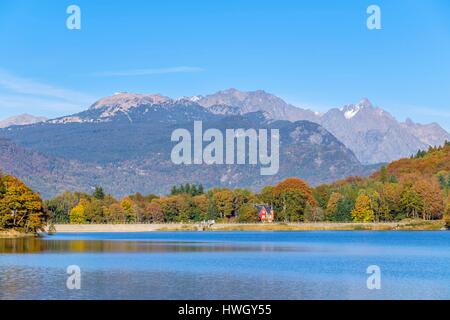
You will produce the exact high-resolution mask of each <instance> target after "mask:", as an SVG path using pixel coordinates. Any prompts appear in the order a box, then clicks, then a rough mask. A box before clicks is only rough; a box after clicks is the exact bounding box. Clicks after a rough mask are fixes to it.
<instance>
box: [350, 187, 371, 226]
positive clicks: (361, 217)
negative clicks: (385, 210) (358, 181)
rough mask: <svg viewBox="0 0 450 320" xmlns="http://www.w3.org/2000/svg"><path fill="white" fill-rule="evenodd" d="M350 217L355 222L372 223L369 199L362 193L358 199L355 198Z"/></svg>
mask: <svg viewBox="0 0 450 320" xmlns="http://www.w3.org/2000/svg"><path fill="white" fill-rule="evenodd" d="M352 217H353V221H355V222H373V221H374V219H375V214H374V212H373V210H372V203H371V200H370V197H369V196H368V195H367V194H365V193H364V192H361V193H360V195H359V196H358V198H356V203H355V208H354V209H353V210H352Z"/></svg>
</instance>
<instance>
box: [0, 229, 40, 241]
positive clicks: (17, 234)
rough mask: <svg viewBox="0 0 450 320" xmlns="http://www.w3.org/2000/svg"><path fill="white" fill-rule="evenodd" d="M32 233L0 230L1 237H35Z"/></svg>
mask: <svg viewBox="0 0 450 320" xmlns="http://www.w3.org/2000/svg"><path fill="white" fill-rule="evenodd" d="M35 236H36V234H34V233H23V232H19V231H16V230H0V239H1V238H24V237H35Z"/></svg>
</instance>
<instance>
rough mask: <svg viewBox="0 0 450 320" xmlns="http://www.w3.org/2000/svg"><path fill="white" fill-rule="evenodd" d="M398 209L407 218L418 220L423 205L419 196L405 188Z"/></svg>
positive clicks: (410, 189)
mask: <svg viewBox="0 0 450 320" xmlns="http://www.w3.org/2000/svg"><path fill="white" fill-rule="evenodd" d="M400 207H401V210H402V211H403V212H405V214H406V217H407V218H418V217H419V214H421V213H422V212H423V208H424V204H423V200H422V198H421V197H420V195H419V194H418V193H417V192H416V191H414V190H413V189H412V188H407V189H406V190H405V191H404V192H403V194H402V197H401V199H400Z"/></svg>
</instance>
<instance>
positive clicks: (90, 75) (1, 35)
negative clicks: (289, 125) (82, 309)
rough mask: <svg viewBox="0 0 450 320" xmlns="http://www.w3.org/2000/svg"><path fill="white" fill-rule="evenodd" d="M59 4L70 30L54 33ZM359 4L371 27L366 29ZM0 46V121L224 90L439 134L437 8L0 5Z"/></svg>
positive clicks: (444, 15) (421, 0)
mask: <svg viewBox="0 0 450 320" xmlns="http://www.w3.org/2000/svg"><path fill="white" fill-rule="evenodd" d="M71 4H76V5H78V6H79V7H80V8H81V13H82V17H81V19H82V20H81V30H68V29H67V28H66V19H67V17H68V14H67V13H66V8H67V7H68V6H69V5H71ZM371 4H376V5H378V6H380V8H381V14H382V16H381V19H382V20H381V21H382V30H368V29H367V27H366V19H367V17H368V15H367V13H366V9H367V7H368V6H369V5H371ZM0 43H1V50H0V118H4V117H6V116H10V115H14V114H19V113H24V112H27V113H31V114H36V115H45V116H48V117H56V116H60V115H66V114H70V113H74V112H77V111H80V110H83V109H86V108H87V107H88V106H89V105H91V104H92V103H93V102H94V101H95V100H96V99H98V98H100V97H102V96H106V95H110V94H112V93H114V92H117V91H129V92H140V93H161V94H164V95H168V96H171V97H179V96H183V95H195V94H207V93H212V92H215V91H218V90H221V89H226V88H230V87H234V88H238V89H241V90H255V89H264V90H266V91H268V92H271V93H274V94H276V95H278V96H280V97H282V98H284V99H285V100H286V101H288V102H290V103H293V104H295V105H297V106H300V107H308V108H311V109H314V110H318V111H325V110H327V109H329V108H331V107H341V106H342V105H344V104H348V103H353V102H357V101H358V100H360V98H362V97H368V98H369V99H370V100H371V101H372V102H373V103H374V104H376V105H378V106H380V107H382V108H384V109H386V110H388V111H389V112H391V113H392V114H393V115H394V116H396V117H397V118H398V119H399V120H404V119H405V118H406V117H411V118H412V119H413V120H414V121H418V122H431V121H436V122H438V123H440V124H441V125H442V126H444V127H445V128H446V129H447V130H450V2H449V1H448V0H396V1H381V0H373V1H365V0H354V1H351V0H346V1H332V0H328V1H325V0H316V1H283V0H278V1H264V0H259V1H249V0H248V1H245V0H239V1H237V0H227V1H225V0H222V1H219V0H217V1H212V0H210V1H206V0H205V1H194V0H190V1H187V0H184V1H182V0H179V1H175V0H165V1H133V0H127V1H122V0H114V1H106V0H86V1H85V0H72V1H64V0H58V1H54V0H39V1H30V0H2V1H1V2H0Z"/></svg>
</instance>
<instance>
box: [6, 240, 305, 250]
mask: <svg viewBox="0 0 450 320" xmlns="http://www.w3.org/2000/svg"><path fill="white" fill-rule="evenodd" d="M306 250H307V249H306V248H302V247H298V246H297V247H292V246H280V245H270V244H264V243H262V244H257V245H250V244H235V243H233V244H230V243H220V242H217V243H209V242H190V241H157V240H153V241H133V240H127V241H117V240H87V239H82V240H72V239H71V240H51V238H50V239H41V238H19V239H0V254H2V253H5V254H17V253H45V252H71V253H80V252H136V253H138V252H240V251H265V252H271V251H277V252H280V251H281V252H284V251H288V252H289V251H306Z"/></svg>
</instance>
